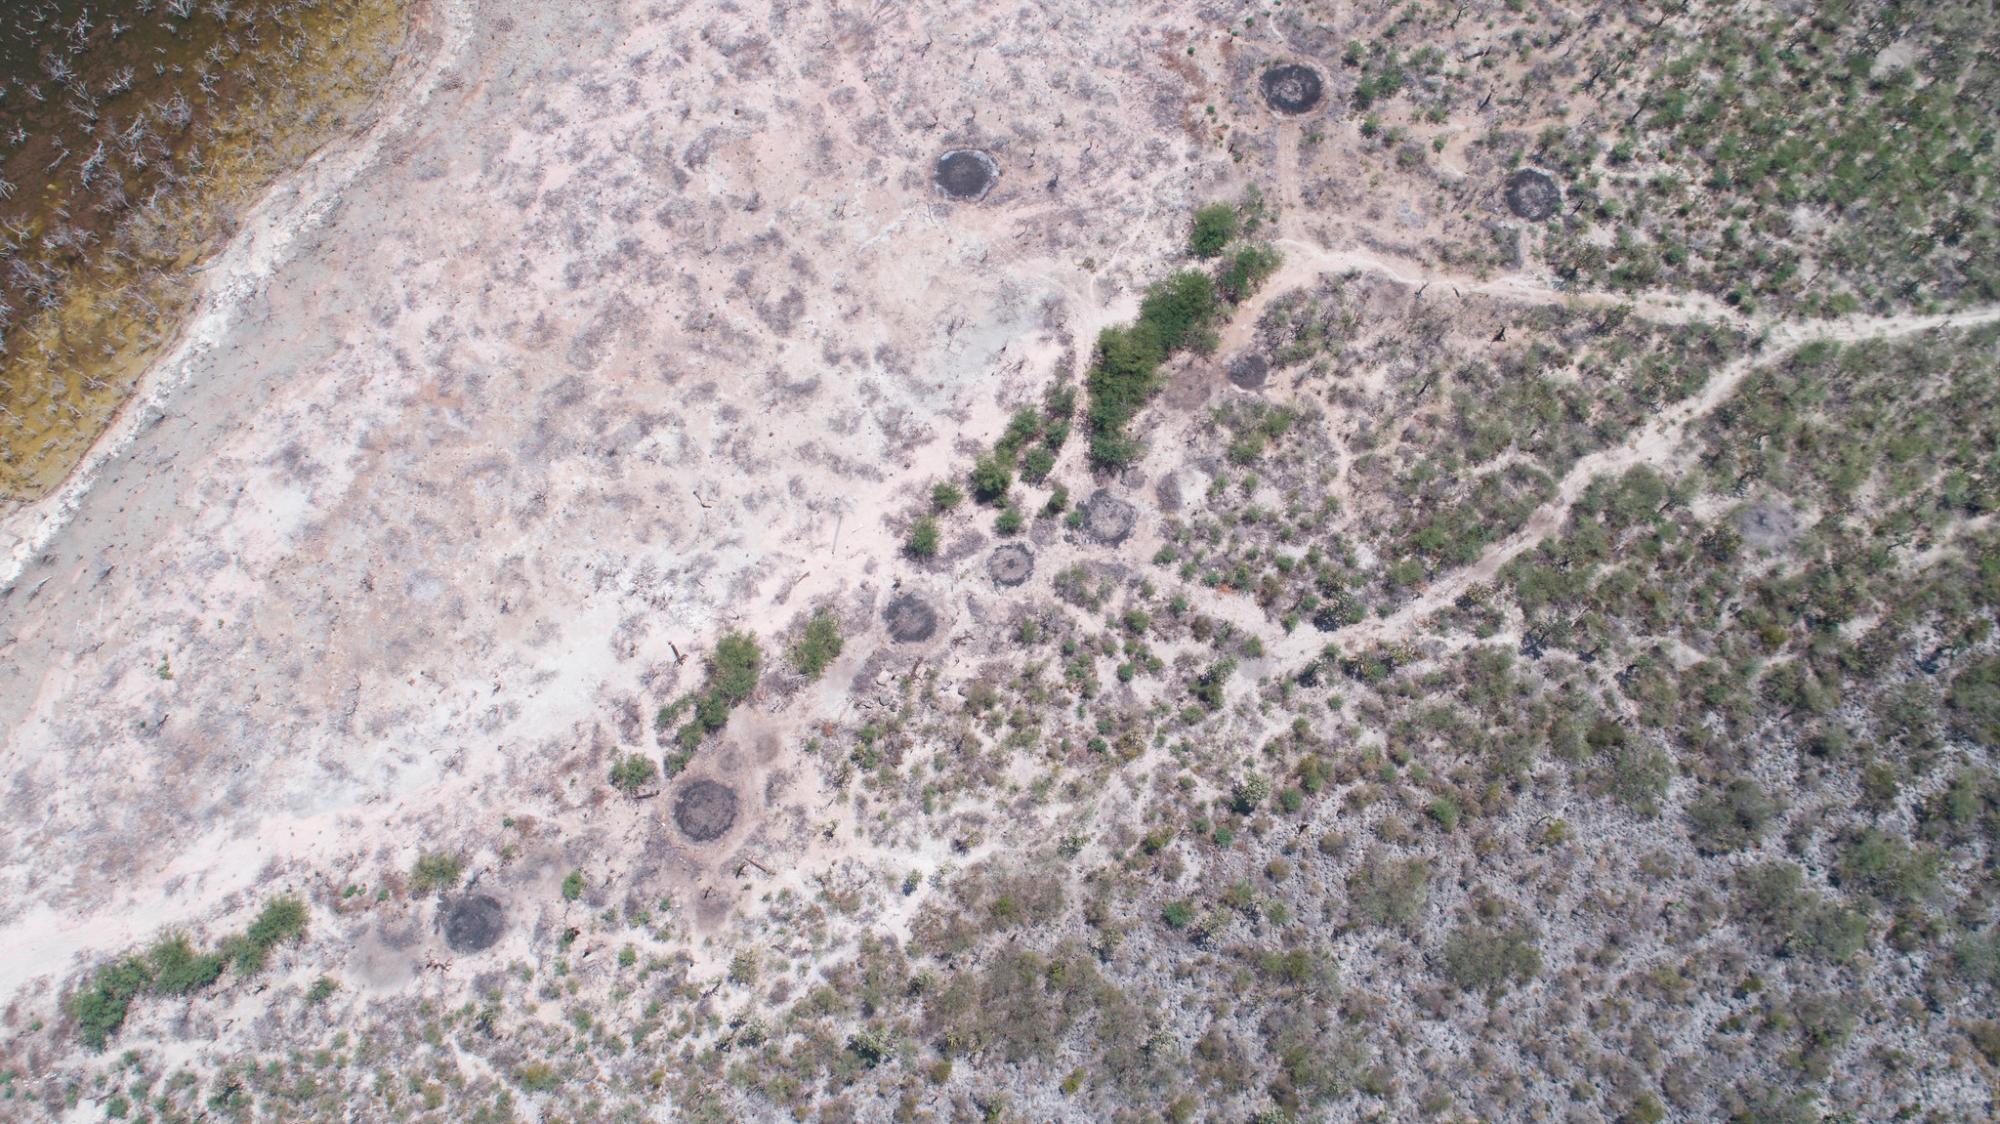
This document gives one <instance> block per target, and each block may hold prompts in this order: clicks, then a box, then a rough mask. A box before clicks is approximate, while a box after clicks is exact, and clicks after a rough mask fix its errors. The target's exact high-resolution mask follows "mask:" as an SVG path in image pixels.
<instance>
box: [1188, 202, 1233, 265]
mask: <svg viewBox="0 0 2000 1124" xmlns="http://www.w3.org/2000/svg"><path fill="white" fill-rule="evenodd" d="M1240 225H1241V223H1240V220H1239V219H1238V218H1237V215H1236V208H1235V207H1233V206H1231V205H1230V204H1228V203H1210V204H1209V205H1208V206H1206V207H1203V208H1201V209H1200V210H1198V211H1196V212H1195V213H1194V228H1193V229H1192V230H1190V231H1189V232H1188V252H1189V253H1191V254H1193V255H1194V256H1195V257H1198V258H1212V257H1214V256H1215V255H1217V254H1219V253H1221V252H1222V249H1223V247H1225V246H1227V245H1229V240H1230V239H1232V238H1234V237H1236V231H1237V228H1238V227H1239V226H1240Z"/></svg>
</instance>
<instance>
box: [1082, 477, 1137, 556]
mask: <svg viewBox="0 0 2000 1124" xmlns="http://www.w3.org/2000/svg"><path fill="white" fill-rule="evenodd" d="M1137 518H1138V512H1136V511H1134V510H1132V505H1131V504H1129V503H1126V502H1125V501H1124V500H1121V499H1119V498H1118V497H1117V496H1114V495H1112V494H1111V493H1110V492H1107V491H1105V490H1104V489H1103V488H1099V489H1098V490H1096V491H1095V492H1092V493H1090V498H1089V499H1088V500H1085V501H1084V504H1083V533H1084V534H1086V535H1089V536H1090V538H1091V541H1093V542H1098V543H1102V544H1104V545H1105V546H1117V545H1118V544H1119V543H1122V542H1124V541H1125V539H1126V538H1127V537H1128V536H1130V535H1131V534H1132V523H1133V521H1134V520H1136V519H1137Z"/></svg>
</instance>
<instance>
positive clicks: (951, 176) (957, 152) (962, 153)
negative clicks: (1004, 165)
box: [931, 148, 1000, 202]
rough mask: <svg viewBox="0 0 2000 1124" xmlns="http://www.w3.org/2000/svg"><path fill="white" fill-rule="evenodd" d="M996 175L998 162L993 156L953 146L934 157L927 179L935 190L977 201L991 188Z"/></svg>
mask: <svg viewBox="0 0 2000 1124" xmlns="http://www.w3.org/2000/svg"><path fill="white" fill-rule="evenodd" d="M999 178H1000V165H998V164H996V163H994V162H993V158H992V157H991V156H988V155H987V154H986V153H984V152H981V151H979V150H978V149H974V148H957V149H953V150H952V151H950V152H947V153H945V154H944V155H943V156H940V157H938V162H937V167H936V168H934V169H933V170H932V171H931V181H932V182H933V183H935V184H937V186H938V190H939V191H942V192H944V193H945V194H946V195H949V196H951V197H952V198H953V199H963V200H965V201H967V202H978V201H979V200H981V199H984V198H986V193H987V192H989V191H991V190H993V184H994V181H996V180H998V179H999Z"/></svg>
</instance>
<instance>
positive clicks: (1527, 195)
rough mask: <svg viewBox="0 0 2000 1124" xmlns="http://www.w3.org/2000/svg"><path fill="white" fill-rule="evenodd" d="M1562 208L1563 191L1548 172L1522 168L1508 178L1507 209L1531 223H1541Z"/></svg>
mask: <svg viewBox="0 0 2000 1124" xmlns="http://www.w3.org/2000/svg"><path fill="white" fill-rule="evenodd" d="M1561 206H1562V189H1561V188H1559V187H1557V186H1556V181H1554V180H1552V179H1550V178H1549V175H1548V173H1547V172H1542V171H1537V170H1536V169H1534V168H1522V169H1521V170H1520V171H1518V172H1515V173H1514V174H1513V175H1511V176H1508V177H1507V209H1508V210H1510V211H1512V212H1514V214H1515V215H1516V216H1517V217H1520V218H1524V219H1527V220H1528V221H1529V222H1541V221H1542V220H1543V219H1546V218H1548V217H1549V216H1550V215H1553V214H1555V213H1556V208H1558V207H1561Z"/></svg>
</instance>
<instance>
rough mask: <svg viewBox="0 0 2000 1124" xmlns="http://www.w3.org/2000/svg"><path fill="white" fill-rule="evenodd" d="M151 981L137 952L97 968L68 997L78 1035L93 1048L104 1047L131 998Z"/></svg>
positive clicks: (148, 968) (122, 1022) (149, 971)
mask: <svg viewBox="0 0 2000 1124" xmlns="http://www.w3.org/2000/svg"><path fill="white" fill-rule="evenodd" d="M152 982H153V970H152V967H151V965H149V964H147V963H146V961H144V960H142V959H140V958H139V957H137V956H127V957H125V958H123V959H121V960H115V961H112V962H111V963H110V964H107V965H105V966H104V967H102V968H99V969H98V970H97V973H96V975H94V976H92V977H91V979H90V982H89V983H88V984H85V985H84V986H83V988H82V989H81V990H79V991H77V992H76V993H75V994H73V995H71V996H70V997H69V1012H70V1015H71V1016H72V1017H73V1018H75V1019H76V1033H77V1037H78V1038H79V1039H81V1040H82V1041H83V1044H84V1045H85V1046H88V1047H89V1048H91V1049H93V1050H102V1049H104V1046H105V1043H106V1042H107V1041H109V1040H110V1037H111V1035H112V1034H114V1033H116V1032H117V1030H118V1028H119V1027H121V1026H123V1025H125V1015H126V1013H127V1012H128V1011H130V1010H131V1006H132V1000H133V998H134V997H136V996H137V995H139V994H140V993H141V992H144V991H145V990H146V989H147V988H148V987H149V986H151V984H152Z"/></svg>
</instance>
